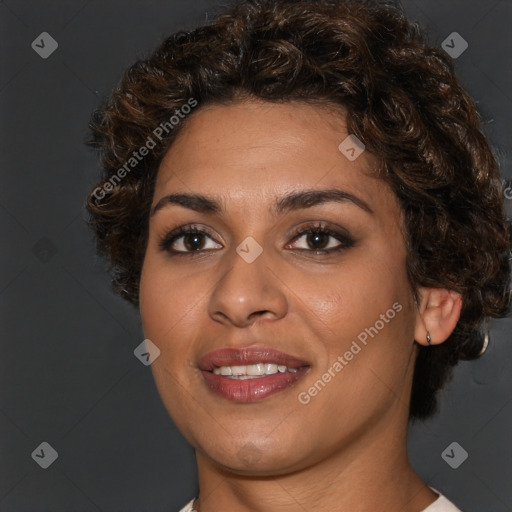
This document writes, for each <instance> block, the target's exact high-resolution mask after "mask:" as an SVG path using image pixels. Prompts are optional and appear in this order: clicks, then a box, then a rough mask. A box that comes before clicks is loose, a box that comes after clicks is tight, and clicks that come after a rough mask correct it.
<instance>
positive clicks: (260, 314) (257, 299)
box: [208, 251, 288, 327]
mask: <svg viewBox="0 0 512 512" xmlns="http://www.w3.org/2000/svg"><path fill="white" fill-rule="evenodd" d="M269 264H270V261H269V258H268V257H267V256H266V254H265V251H263V253H262V254H261V255H260V256H259V257H258V258H257V259H256V260H254V261H253V262H251V263H248V262H247V261H245V260H244V259H243V258H242V257H240V256H239V255H238V254H237V253H236V252H233V254H232V255H231V257H230V260H229V262H228V264H227V270H226V271H225V272H224V274H223V276H222V277H221V278H220V279H219V281H218V282H217V283H216V285H215V287H214V288H213V291H212V294H211V296H210V300H209V304H208V314H209V315H210V317H211V318H212V319H213V320H214V321H216V322H219V323H223V324H226V325H228V324H229V325H232V326H236V327H248V326H250V325H251V324H252V323H254V322H256V321H257V320H259V319H263V318H265V319H269V320H279V319H281V318H283V317H284V316H285V315H286V312H287V310H288V299H287V297H286V294H285V293H284V289H285V288H286V287H285V285H284V284H283V282H282V280H280V279H279V278H278V277H277V275H278V274H277V272H276V270H273V269H272V268H271V267H270V265H269Z"/></svg>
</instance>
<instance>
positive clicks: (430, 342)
mask: <svg viewBox="0 0 512 512" xmlns="http://www.w3.org/2000/svg"><path fill="white" fill-rule="evenodd" d="M427 343H428V346H429V347H430V346H432V338H431V337H430V333H429V332H428V331H427Z"/></svg>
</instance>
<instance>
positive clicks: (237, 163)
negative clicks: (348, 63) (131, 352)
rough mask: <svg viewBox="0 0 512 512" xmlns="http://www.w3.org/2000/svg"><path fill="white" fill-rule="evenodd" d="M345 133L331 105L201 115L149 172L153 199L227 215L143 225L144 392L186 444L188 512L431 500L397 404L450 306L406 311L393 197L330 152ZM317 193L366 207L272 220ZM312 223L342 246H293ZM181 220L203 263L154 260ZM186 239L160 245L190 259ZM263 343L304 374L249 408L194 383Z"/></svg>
mask: <svg viewBox="0 0 512 512" xmlns="http://www.w3.org/2000/svg"><path fill="white" fill-rule="evenodd" d="M347 135H348V133H347V130H346V126H345V122H344V118H343V115H342V114H341V113H340V112H334V111H333V109H323V108H320V107H318V106H311V105H307V104H303V103H297V102H291V103H287V104H282V105H272V104H269V103H264V102H260V101H256V100H254V101H253V100H251V101H245V102H237V103H234V104H231V105H227V106H226V105H223V106H220V105H217V106H207V107H203V108H201V109H199V110H197V111H196V112H195V113H194V114H193V115H191V116H190V117H189V118H188V119H187V125H186V127H185V128H184V130H183V131H182V132H181V134H180V136H179V137H178V139H177V140H176V141H175V142H174V144H173V145H172V146H171V148H170V150H169V151H168V153H167V154H166V156H165V158H164V159H163V161H162V163H161V166H160V169H159V172H158V176H157V181H156V186H155V192H154V197H153V206H155V205H156V204H157V203H158V202H159V200H160V199H161V198H163V197H164V196H166V195H167V194H170V193H200V194H203V195H206V196H208V197H210V198H213V199H216V200H217V201H219V203H220V204H221V205H222V207H223V211H222V213H220V214H217V213H215V214H213V213H200V212H196V211H193V210H191V209H189V208H185V207H183V206H179V205H172V204H169V205H167V206H165V207H163V208H161V209H159V210H158V211H157V212H156V213H155V214H154V215H153V216H151V218H150V223H149V238H148V245H147V250H146V254H145V259H144V264H143V269H142V276H141V283H140V313H141V317H142V323H143V326H144V333H145V336H146V338H149V339H151V340H152V341H153V343H155V344H156V345H157V346H158V347H159V349H160V351H161V354H160V357H158V358H157V359H156V360H155V362H154V363H153V364H152V371H153V375H154V378H155V382H156V385H157V388H158V391H159V393H160V395H161V397H162V400H163V403H164V405H165V407H166V408H167V410H168V412H169V414H170V415H171V417H172V418H173V420H174V422H175V423H176V425H177V426H178V428H179V429H180V430H181V432H182V433H183V434H184V435H185V436H186V438H187V439H188V440H189V442H190V443H191V444H192V445H193V446H194V447H195V448H196V457H197V465H198V474H199V484H200V497H199V499H198V500H197V501H196V503H195V509H196V510H198V511H200V512H214V511H218V510H236V511H237V512H238V511H240V512H244V511H254V512H259V511H261V512H273V511H277V510H279V511H280V512H282V511H285V512H286V511H290V512H292V511H303V510H340V511H341V510H350V511H356V512H366V511H372V512H373V511H374V510H395V511H403V512H419V511H421V510H423V509H424V508H425V507H427V506H428V505H429V504H431V503H432V502H433V501H435V499H436V498H437V495H436V494H435V493H434V492H432V491H431V490H430V489H429V488H428V487H427V486H426V485H425V484H424V483H423V482H422V481H421V480H420V479H419V477H418V476H417V475H416V474H415V473H414V471H413V470H412V468H411V467H410V464H409V462H408V458H407V452H406V431H407V418H408V409H409V396H410V390H411V386H412V376H413V365H414V360H415V357H416V354H417V349H418V347H419V345H418V344H419V343H421V344H426V334H427V330H428V331H429V332H430V335H431V337H432V342H433V343H441V342H443V341H444V340H445V339H446V338H447V337H448V335H449V334H450V332H451V331H452V330H453V328H454V327H455V325H456V322H457V320H458V315H459V313H460V306H461V301H460V297H459V296H457V295H456V294H454V293H452V292H450V291H448V290H443V289H420V291H419V303H418V304H416V303H415V301H414V300H413V296H412V292H411V287H410V284H409V282H408V280H407V275H406V266H405V261H406V249H405V242H404V238H403V234H402V229H401V216H400V208H399V206H398V203H397V200H396V198H395V196H394V194H393V192H392V191H391V190H390V189H389V188H388V186H387V185H386V184H385V183H384V182H383V181H382V180H379V179H377V178H375V177H374V176H372V175H371V172H370V171H371V169H372V165H374V164H375V161H374V160H373V157H372V155H370V154H369V152H368V151H365V152H363V153H362V154H361V155H360V156H359V157H358V158H357V159H356V160H354V161H349V160H348V159H347V158H346V157H345V156H344V155H343V154H342V153H341V152H340V150H339V149H338V146H339V144H340V143H341V142H342V141H343V140H344V139H345V138H346V137H347ZM327 188H328V189H331V188H337V189H341V190H344V191H347V192H349V193H351V194H353V195H354V196H357V197H358V198H359V199H361V200H363V201H364V202H365V203H366V204H367V205H368V206H369V207H370V208H371V210H372V212H373V213H369V212H368V211H365V210H364V209H363V208H360V207H359V206H357V205H355V204H354V203H352V202H350V201H344V202H334V201H330V202H325V203H323V204H319V205H315V206H312V207H309V208H301V209H298V210H294V211H289V212H286V213H283V214H280V215H274V214H273V213H272V211H271V207H272V205H273V204H274V202H275V201H276V200H277V199H278V198H280V197H282V196H283V195H285V194H287V193H290V192H292V191H298V190H303V189H327ZM312 221H314V222H320V223H323V224H325V225H327V226H328V227H330V228H331V229H333V230H335V231H336V230H339V229H340V228H341V229H344V230H345V231H347V232H348V233H349V234H350V236H351V237H352V239H353V240H354V244H353V246H351V247H346V248H344V249H343V250H341V251H339V252H334V253H332V254H329V255H322V254H318V253H317V252H316V249H318V245H315V242H314V241H313V242H311V241H309V242H308V237H307V235H302V236H299V237H296V238H294V236H295V234H296V232H297V231H298V230H299V229H300V228H302V227H309V226H310V225H311V223H312ZM192 223H193V224H194V225H195V226H196V227H198V228H208V229H209V230H210V232H211V234H212V237H211V238H210V237H209V236H208V235H205V236H204V238H203V239H201V240H203V241H204V245H203V246H202V247H204V248H203V249H202V250H201V251H200V252H189V253H188V254H185V255H184V256H173V255H171V254H170V253H169V252H166V251H164V250H161V249H160V247H159V241H160V240H161V239H162V238H163V237H165V235H166V234H167V233H168V232H169V231H171V230H172V229H174V228H176V227H178V226H183V225H188V224H192ZM248 236H251V237H253V238H254V239H255V240H256V241H257V242H258V243H259V244H260V246H261V247H262V249H263V252H262V254H261V255H260V256H259V257H258V258H257V259H256V260H255V261H254V262H252V263H247V262H246V261H245V260H244V259H242V258H241V257H240V256H239V255H238V254H237V252H236V248H237V246H239V245H240V244H241V242H242V241H244V239H246V238H247V237H248ZM185 239H186V240H185ZM185 241H188V242H190V236H189V237H188V238H187V236H185V237H184V238H183V237H182V238H181V239H179V240H177V241H176V242H175V243H174V245H173V248H174V249H176V250H186V248H187V247H188V248H189V249H190V247H191V246H190V244H189V245H184V244H183V243H184V242H185ZM324 242H328V247H335V246H338V245H339V244H340V242H339V241H338V240H336V239H335V238H333V237H328V238H325V239H323V242H322V241H321V242H320V245H321V243H324ZM326 245H327V244H326ZM192 247H193V246H192ZM182 254H183V253H182ZM394 303H399V304H400V305H401V306H402V309H401V311H400V312H399V313H397V314H396V316H395V317H394V318H393V319H392V320H390V321H389V322H387V323H385V326H384V327H383V328H382V329H380V330H379V332H378V334H377V335H376V336H374V338H369V339H368V343H367V345H366V346H362V347H363V348H362V350H361V351H360V352H359V353H358V354H357V355H356V356H355V357H354V358H353V359H352V360H351V361H350V362H348V364H347V365H346V366H344V368H343V370H342V371H340V372H338V373H336V376H335V377H333V378H332V379H331V380H330V382H329V383H328V384H326V385H325V387H324V388H323V389H322V390H321V391H320V392H318V393H317V394H316V396H314V397H312V398H311V400H310V401H309V403H307V404H303V403H300V402H299V400H298V393H300V392H304V391H307V390H308V389H309V388H310V387H311V386H313V385H314V383H315V382H316V381H318V379H320V378H321V377H322V375H323V374H324V373H325V372H326V371H327V370H328V369H329V368H331V367H332V366H333V363H334V362H335V361H336V360H337V358H338V356H340V355H341V356H343V354H344V353H345V352H346V351H347V350H348V349H349V348H350V346H351V344H352V342H353V341H354V340H357V336H358V334H360V333H361V332H362V331H364V330H365V328H369V327H370V326H374V325H375V323H376V321H377V320H379V318H381V317H380V315H381V314H385V313H386V311H387V310H389V309H390V308H391V307H392V305H393V304H394ZM415 340H418V341H415ZM259 344H262V345H266V346H270V347H272V348H275V349H277V350H281V351H282V352H285V353H288V354H291V355H293V356H296V357H299V358H301V359H305V360H306V361H308V363H309V364H310V368H309V370H308V372H307V374H306V375H305V376H304V377H303V378H301V379H300V380H299V381H298V382H296V383H295V385H294V386H292V387H290V388H288V389H286V390H284V391H282V392H280V393H277V394H275V395H272V396H270V397H267V398H265V399H263V400H261V401H257V402H254V403H250V404H243V403H242V404H241V403H236V402H231V401H228V400H226V399H224V398H222V397H219V396H218V395H216V394H214V393H213V392H211V391H210V390H209V389H208V388H207V386H206V385H205V383H204V379H203V376H202V374H201V372H200V371H199V369H198V368H197V363H198V360H199V359H200V357H201V356H203V355H205V354H206V353H208V352H210V351H211V350H215V349H219V348H224V347H248V346H252V345H259Z"/></svg>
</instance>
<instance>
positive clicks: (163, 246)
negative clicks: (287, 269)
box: [158, 223, 355, 256]
mask: <svg viewBox="0 0 512 512" xmlns="http://www.w3.org/2000/svg"><path fill="white" fill-rule="evenodd" d="M197 234H201V235H206V236H208V237H210V238H211V239H213V240H214V241H215V239H214V238H213V236H212V234H211V233H210V232H209V231H208V230H206V229H204V228H199V227H197V226H195V225H189V226H181V227H179V228H176V229H174V230H172V231H171V232H170V233H168V234H166V235H165V236H164V237H163V238H162V239H161V240H160V242H159V244H158V245H159V248H160V250H161V251H163V252H167V253H169V254H170V255H171V256H187V255H193V254H195V253H201V252H203V251H205V250H206V251H208V250H212V249H199V250H197V251H176V250H172V249H171V247H172V245H173V244H174V242H176V240H178V239H180V238H181V237H183V236H185V235H197ZM310 234H321V235H328V236H330V237H332V238H335V239H336V240H337V241H338V242H340V245H338V246H337V247H334V248H331V249H316V250H315V249H296V250H298V251H305V252H312V253H314V254H323V255H327V254H331V253H335V252H339V251H342V250H345V249H349V248H350V247H352V246H353V245H354V244H355V241H354V240H353V239H352V238H351V237H350V236H348V235H347V234H344V233H340V232H337V231H334V230H332V229H330V228H328V227H326V226H325V225H323V224H321V223H316V224H314V225H311V226H308V227H306V228H303V229H300V230H299V231H297V232H296V233H295V234H294V235H293V238H292V242H295V241H296V240H298V239H300V238H301V237H303V236H304V235H310ZM216 243H218V242H216ZM213 250H217V249H213Z"/></svg>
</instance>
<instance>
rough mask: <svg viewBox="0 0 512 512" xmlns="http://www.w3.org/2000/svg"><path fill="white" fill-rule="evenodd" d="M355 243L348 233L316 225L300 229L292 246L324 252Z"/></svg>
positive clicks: (347, 246)
mask: <svg viewBox="0 0 512 512" xmlns="http://www.w3.org/2000/svg"><path fill="white" fill-rule="evenodd" d="M353 245H354V240H352V238H350V237H349V236H348V235H347V234H345V233H341V232H337V231H334V230H332V229H329V228H327V227H325V226H323V225H316V226H311V227H309V228H306V229H303V230H301V231H299V232H298V233H297V235H296V236H295V237H294V239H293V246H292V247H291V248H293V249H299V250H304V251H313V252H316V253H319V254H322V253H330V252H335V251H340V250H342V249H347V248H349V247H352V246H353ZM288 247H290V245H289V246H288Z"/></svg>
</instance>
